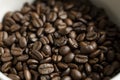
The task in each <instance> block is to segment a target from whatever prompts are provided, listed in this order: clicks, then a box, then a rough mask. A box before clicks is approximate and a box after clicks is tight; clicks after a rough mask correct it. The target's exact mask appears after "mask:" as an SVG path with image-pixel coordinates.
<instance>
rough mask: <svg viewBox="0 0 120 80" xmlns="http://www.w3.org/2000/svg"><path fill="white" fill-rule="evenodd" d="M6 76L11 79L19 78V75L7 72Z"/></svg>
mask: <svg viewBox="0 0 120 80" xmlns="http://www.w3.org/2000/svg"><path fill="white" fill-rule="evenodd" d="M8 77H9V78H11V79H12V80H20V77H19V76H18V75H16V74H8Z"/></svg>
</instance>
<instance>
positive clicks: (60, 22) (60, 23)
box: [55, 19, 67, 29]
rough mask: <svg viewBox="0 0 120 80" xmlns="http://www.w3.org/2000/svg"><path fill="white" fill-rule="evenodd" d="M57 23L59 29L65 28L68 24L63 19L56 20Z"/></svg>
mask: <svg viewBox="0 0 120 80" xmlns="http://www.w3.org/2000/svg"><path fill="white" fill-rule="evenodd" d="M55 25H56V27H57V28H58V29H64V28H66V27H67V24H66V23H64V22H63V21H62V20H61V19H58V20H56V22H55Z"/></svg>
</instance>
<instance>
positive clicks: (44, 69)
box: [38, 63, 54, 74]
mask: <svg viewBox="0 0 120 80" xmlns="http://www.w3.org/2000/svg"><path fill="white" fill-rule="evenodd" d="M38 71H39V73H40V74H50V73H52V72H53V71H54V67H53V65H52V64H49V63H44V64H41V65H40V66H39V67H38Z"/></svg>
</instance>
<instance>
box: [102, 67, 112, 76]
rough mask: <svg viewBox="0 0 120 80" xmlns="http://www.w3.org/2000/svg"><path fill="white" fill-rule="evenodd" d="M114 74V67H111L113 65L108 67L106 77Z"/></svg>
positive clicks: (105, 72) (105, 71)
mask: <svg viewBox="0 0 120 80" xmlns="http://www.w3.org/2000/svg"><path fill="white" fill-rule="evenodd" d="M113 72H114V67H113V66H111V65H107V66H106V67H105V68H104V75H106V76H109V75H111V74H112V73H113Z"/></svg>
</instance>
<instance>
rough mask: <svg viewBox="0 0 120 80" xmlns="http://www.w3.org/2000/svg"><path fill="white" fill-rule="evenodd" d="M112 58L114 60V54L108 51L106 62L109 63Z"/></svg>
mask: <svg viewBox="0 0 120 80" xmlns="http://www.w3.org/2000/svg"><path fill="white" fill-rule="evenodd" d="M114 58H115V52H114V51H112V50H110V51H109V52H108V53H107V60H108V61H109V62H111V61H113V60H114Z"/></svg>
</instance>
